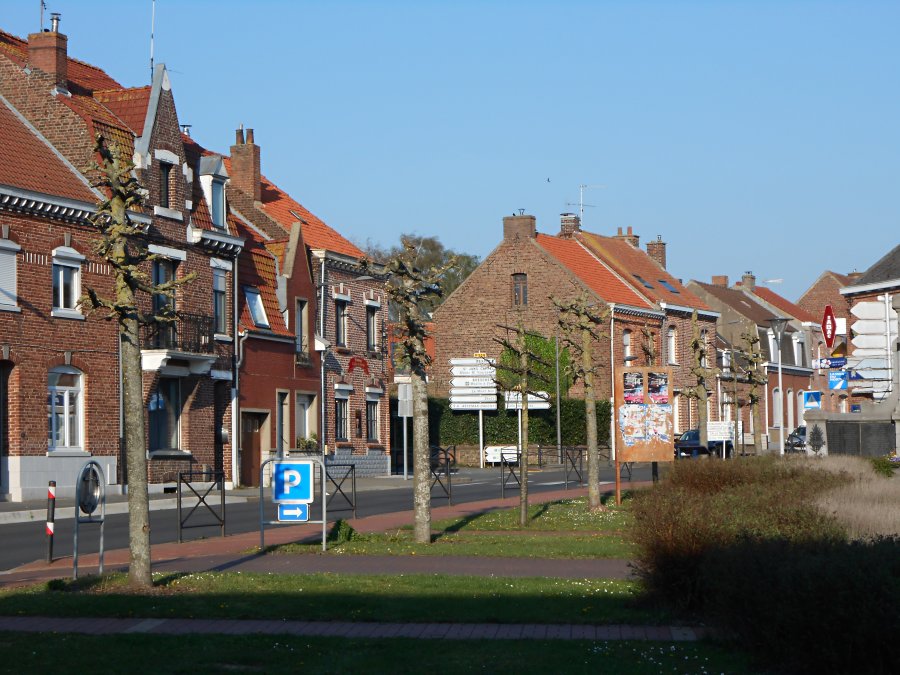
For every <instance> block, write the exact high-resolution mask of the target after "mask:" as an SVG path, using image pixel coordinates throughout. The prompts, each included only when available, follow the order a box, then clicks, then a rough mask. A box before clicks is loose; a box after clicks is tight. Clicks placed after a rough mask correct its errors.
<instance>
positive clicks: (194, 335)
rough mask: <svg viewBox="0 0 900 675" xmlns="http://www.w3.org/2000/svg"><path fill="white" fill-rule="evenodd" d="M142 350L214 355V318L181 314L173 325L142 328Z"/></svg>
mask: <svg viewBox="0 0 900 675" xmlns="http://www.w3.org/2000/svg"><path fill="white" fill-rule="evenodd" d="M141 349H170V350H173V351H179V352H190V353H193V354H212V353H213V352H214V350H215V343H214V342H213V318H212V317H211V316H203V315H200V314H179V315H178V318H177V319H176V320H175V321H174V322H173V323H160V324H153V325H149V326H141Z"/></svg>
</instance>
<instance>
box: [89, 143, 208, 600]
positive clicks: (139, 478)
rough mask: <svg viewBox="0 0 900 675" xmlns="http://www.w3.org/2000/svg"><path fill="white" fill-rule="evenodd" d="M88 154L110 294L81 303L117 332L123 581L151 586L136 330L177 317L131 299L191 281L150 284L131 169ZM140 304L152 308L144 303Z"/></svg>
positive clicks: (101, 150) (168, 309) (116, 157)
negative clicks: (124, 501) (124, 506)
mask: <svg viewBox="0 0 900 675" xmlns="http://www.w3.org/2000/svg"><path fill="white" fill-rule="evenodd" d="M94 152H95V153H96V154H97V157H98V160H99V161H97V162H95V164H94V165H93V167H92V169H93V171H94V172H95V175H96V176H97V178H96V180H95V181H94V183H93V185H94V187H96V188H99V189H100V191H101V192H103V193H104V194H105V195H106V199H104V200H102V201H101V202H100V203H99V204H98V205H97V212H96V213H95V214H94V215H93V216H92V217H91V218H90V221H91V224H92V225H93V226H94V228H96V230H97V232H98V233H99V235H100V237H99V239H98V240H97V241H96V242H95V243H94V251H95V252H96V253H97V255H99V256H100V257H101V258H103V259H104V260H105V261H106V262H107V263H108V264H109V265H110V267H111V268H112V270H113V278H114V283H115V290H114V294H113V296H112V297H103V296H101V295H100V294H98V293H97V291H96V289H93V288H89V289H87V294H86V296H85V297H84V298H82V299H81V303H82V305H83V306H85V307H88V308H89V309H90V311H91V312H93V311H102V310H105V311H106V317H105V318H106V319H108V320H110V321H115V322H116V324H117V326H118V332H119V344H120V345H121V354H122V373H121V376H122V395H123V404H124V425H125V428H124V430H123V440H124V444H125V447H124V456H125V471H126V480H127V482H128V533H129V534H128V538H129V550H130V553H131V559H130V563H129V568H128V578H129V582H130V583H131V585H133V586H135V587H143V588H146V587H149V586H151V585H152V584H153V579H152V576H151V574H150V507H149V494H148V492H149V487H148V484H147V483H148V475H147V450H146V447H147V446H146V439H145V436H144V415H145V412H144V401H143V377H142V372H141V345H140V335H139V332H140V326H142V325H157V326H162V325H169V324H171V323H172V322H173V321H175V320H176V318H177V316H176V313H175V311H174V306H173V304H172V303H170V302H163V303H155V304H156V307H157V309H156V310H155V311H151V312H146V311H144V310H142V309H141V303H140V302H139V296H140V294H146V295H147V296H149V297H151V298H152V297H154V296H156V297H164V298H172V297H174V294H175V291H176V290H177V288H178V287H179V286H182V285H184V284H186V283H189V282H190V281H192V280H193V278H194V276H195V275H194V274H188V275H185V276H184V277H182V278H180V279H175V280H172V281H168V282H166V283H162V284H154V283H153V282H152V279H151V277H150V275H149V274H148V273H147V264H148V263H150V262H152V261H153V260H154V259H155V258H156V255H154V254H152V253H150V251H149V249H148V248H147V244H146V232H145V230H144V228H143V227H142V226H141V225H140V224H138V223H135V222H134V221H133V220H132V219H131V217H130V216H129V211H134V210H136V209H138V208H139V207H140V206H141V204H142V203H143V195H144V190H143V188H142V187H141V185H140V183H139V182H138V180H137V178H136V177H135V175H134V165H133V164H132V163H131V160H130V159H129V158H128V157H127V156H126V155H124V154H123V153H122V151H121V148H120V147H119V146H118V145H117V144H116V143H111V144H110V145H107V144H106V142H105V139H104V138H103V136H100V135H98V136H97V139H96V143H95V145H94ZM145 304H147V305H149V306H153V305H154V303H152V302H148V303H145Z"/></svg>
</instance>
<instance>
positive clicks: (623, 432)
mask: <svg viewBox="0 0 900 675" xmlns="http://www.w3.org/2000/svg"><path fill="white" fill-rule="evenodd" d="M671 381H672V371H671V369H668V368H625V369H624V370H623V371H622V376H621V377H617V378H616V389H615V391H614V392H613V396H614V405H615V418H614V419H615V428H616V458H617V460H618V461H620V462H671V461H672V460H673V459H674V456H675V455H674V450H673V448H674V446H673V443H674V440H675V416H674V410H673V408H672V403H671V398H670V389H669V385H670V382H671Z"/></svg>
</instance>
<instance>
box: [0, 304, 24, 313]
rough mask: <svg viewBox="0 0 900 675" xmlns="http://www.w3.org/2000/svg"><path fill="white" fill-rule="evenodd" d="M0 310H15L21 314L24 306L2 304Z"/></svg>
mask: <svg viewBox="0 0 900 675" xmlns="http://www.w3.org/2000/svg"><path fill="white" fill-rule="evenodd" d="M0 312H15V313H17V314H21V312H22V308H21V307H18V306H16V305H0Z"/></svg>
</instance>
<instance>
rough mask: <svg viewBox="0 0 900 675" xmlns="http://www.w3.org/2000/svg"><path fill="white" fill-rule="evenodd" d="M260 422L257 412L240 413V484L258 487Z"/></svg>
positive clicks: (260, 461)
mask: <svg viewBox="0 0 900 675" xmlns="http://www.w3.org/2000/svg"><path fill="white" fill-rule="evenodd" d="M262 422H263V416H262V415H260V414H258V413H241V485H244V486H247V487H259V469H260V466H261V464H262V460H261V457H262V453H261V448H262V444H261V442H260V441H261V432H260V429H261V427H262Z"/></svg>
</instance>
